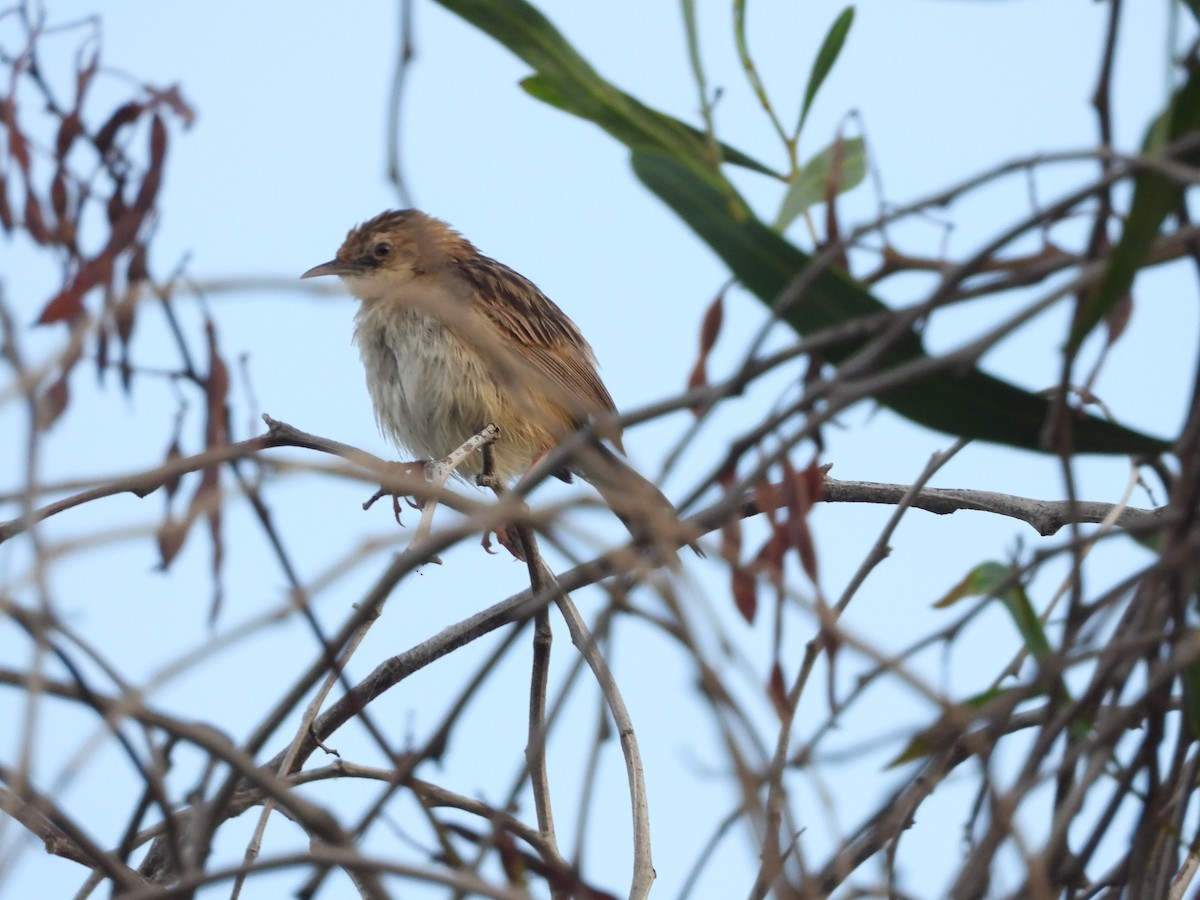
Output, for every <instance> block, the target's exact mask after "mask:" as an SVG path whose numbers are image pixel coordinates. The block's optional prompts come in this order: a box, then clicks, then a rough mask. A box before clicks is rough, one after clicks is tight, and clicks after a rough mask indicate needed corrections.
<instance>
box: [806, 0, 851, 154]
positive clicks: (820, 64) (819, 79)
mask: <svg viewBox="0 0 1200 900" xmlns="http://www.w3.org/2000/svg"><path fill="white" fill-rule="evenodd" d="M853 24H854V7H853V6H847V7H846V8H845V9H843V10H842V13H841V15H839V16H838V17H837V18H836V19H834V20H833V24H832V25H830V26H829V31H828V32H826V34H825V40H824V41H822V42H821V49H820V50H818V51H817V58H816V60H815V61H814V62H813V67H812V71H811V72H810V73H809V75H808V87H806V88H805V89H804V104H803V105H802V106H801V107H800V120H799V121H798V122H797V123H796V131H795V137H799V136H800V131H801V130H802V129H803V128H804V120H805V119H807V118H808V110H809V108H810V107H811V106H812V102H813V100H815V99H816V96H817V91H819V90H820V89H821V85H822V84H824V82H825V78H826V76H827V75H829V72H830V70H832V69H833V64H834V63H836V62H837V58H838V56H839V55H840V54H841V52H842V47H843V46H844V45H845V43H846V37H847V35H849V34H850V26H851V25H853Z"/></svg>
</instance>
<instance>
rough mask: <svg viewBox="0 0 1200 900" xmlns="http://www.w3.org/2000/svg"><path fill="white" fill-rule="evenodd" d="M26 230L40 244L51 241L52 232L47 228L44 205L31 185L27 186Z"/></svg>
mask: <svg viewBox="0 0 1200 900" xmlns="http://www.w3.org/2000/svg"><path fill="white" fill-rule="evenodd" d="M24 224H25V230H26V231H28V232H29V236H30V237H31V238H33V239H34V240H35V241H37V242H38V243H39V244H42V245H45V244H48V243H49V242H50V233H49V232H48V231H47V230H46V219H45V218H44V217H43V216H42V205H41V203H39V202H38V198H37V195H36V194H34V193H33V190H32V189H31V188H29V187H26V188H25V222H24Z"/></svg>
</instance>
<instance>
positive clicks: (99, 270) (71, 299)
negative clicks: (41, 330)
mask: <svg viewBox="0 0 1200 900" xmlns="http://www.w3.org/2000/svg"><path fill="white" fill-rule="evenodd" d="M112 265H113V264H112V258H111V257H110V256H108V254H107V253H101V255H100V256H97V257H96V258H95V259H90V260H88V261H87V262H86V263H84V264H83V266H81V267H80V269H79V271H78V272H76V273H75V277H74V278H72V279H71V281H70V282H69V283H68V284H67V285H66V287H64V288H63V289H62V290H61V291H59V292H58V293H57V294H55V295H54V297H52V298H51V300H50V302H49V303H47V304H46V306H45V308H44V309H43V310H42V314H41V315H40V316H38V319H37V323H36V324H38V325H46V324H49V323H50V322H61V321H63V320H70V319H74V318H75V317H76V316H79V315H82V314H83V298H84V296H85V295H86V294H87V292H88V291H90V290H91V289H92V288H94V287H96V286H97V285H101V284H108V283H109V281H110V280H111V279H112Z"/></svg>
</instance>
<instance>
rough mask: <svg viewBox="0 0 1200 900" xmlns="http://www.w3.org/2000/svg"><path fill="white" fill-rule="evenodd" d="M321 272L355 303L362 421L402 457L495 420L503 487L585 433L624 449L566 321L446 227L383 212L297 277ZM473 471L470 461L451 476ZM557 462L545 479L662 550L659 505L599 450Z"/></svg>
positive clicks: (441, 445)
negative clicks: (585, 429) (367, 401)
mask: <svg viewBox="0 0 1200 900" xmlns="http://www.w3.org/2000/svg"><path fill="white" fill-rule="evenodd" d="M320 275H338V276H340V277H341V279H342V281H343V282H344V283H345V284H346V286H347V287H348V288H349V290H350V292H351V293H352V294H353V295H354V296H355V297H357V298H358V299H359V300H361V301H362V305H361V306H360V307H359V310H358V314H357V315H356V317H355V329H354V340H355V343H357V344H358V349H359V353H360V354H361V356H362V361H363V366H364V367H365V368H366V375H367V388H368V390H369V391H370V393H371V401H372V404H373V405H374V408H375V418H376V419H377V420H378V423H379V426H380V429H381V430H382V431H383V432H384V433H385V434H386V435H387V436H388V437H389V438H391V439H392V440H394V441H395V442H396V443H397V444H399V445H400V446H401V447H402V448H404V449H406V450H407V451H409V452H411V453H414V454H416V455H417V456H418V457H420V458H422V459H440V458H442V457H445V456H447V455H449V454H450V453H451V452H453V451H454V450H455V449H456V448H457V447H459V446H460V445H461V444H462V443H463V441H465V440H466V439H467V438H469V437H470V436H471V435H473V434H475V433H476V432H478V431H479V430H480V429H482V428H483V427H484V426H485V425H488V424H489V423H490V424H494V425H496V426H497V427H499V429H500V438H499V440H498V441H497V442H496V444H495V445H494V447H493V454H494V466H495V472H494V474H495V475H497V476H498V477H499V478H501V479H502V480H503V481H505V482H510V481H512V480H514V479H515V478H517V477H519V476H520V475H522V474H524V473H525V472H527V471H528V470H529V469H530V468H531V467H532V466H533V465H534V464H535V463H537V462H538V461H539V460H541V459H542V458H543V457H544V456H545V455H546V454H547V453H549V452H550V451H551V450H553V449H554V448H555V447H557V446H558V445H559V444H561V443H562V442H563V441H564V440H565V439H566V438H567V437H569V436H570V435H571V434H572V433H573V432H574V431H575V430H576V429H578V428H580V427H581V426H585V425H588V424H595V425H596V429H597V434H598V435H599V436H600V437H601V438H603V439H606V440H609V441H611V442H612V444H613V445H614V446H616V447H617V448H618V449H621V450H622V452H624V450H623V448H622V447H621V433H620V428H619V426H618V425H617V424H616V421H615V415H614V414H615V412H616V408H615V406H614V405H613V401H612V397H611V396H609V393H608V390H607V389H606V388H605V386H604V383H603V382H602V381H601V380H600V376H599V374H598V373H597V372H596V358H595V355H594V354H593V352H592V348H591V347H590V346H589V345H588V343H587V341H586V340H584V337H583V335H582V334H580V332H579V329H578V328H577V327H576V326H575V323H574V322H572V321H571V320H570V319H569V318H567V316H566V314H565V313H564V312H563V311H562V310H561V309H559V308H558V307H557V306H556V305H555V304H554V303H553V302H552V301H551V300H550V299H549V298H548V297H546V295H545V294H543V293H542V292H541V291H540V290H538V288H537V286H536V285H535V284H534V283H533V282H531V281H530V280H529V279H527V278H525V277H523V276H522V275H519V274H518V273H516V272H514V271H513V270H512V269H510V268H508V266H506V265H504V264H502V263H499V262H497V261H496V260H494V259H491V258H489V257H487V256H484V255H483V254H481V253H480V252H479V251H478V250H477V249H476V248H475V246H474V245H473V244H471V242H470V241H468V240H467V239H466V238H464V237H463V236H462V235H460V234H459V233H458V232H457V231H455V230H454V229H452V228H451V227H450V226H449V225H447V224H446V223H445V222H442V221H441V220H439V219H435V218H433V217H432V216H428V215H426V214H425V213H423V212H420V211H419V210H415V209H404V210H396V211H389V212H385V213H382V214H381V215H378V216H376V217H375V218H373V219H371V220H370V221H369V222H366V223H364V224H362V225H360V226H358V227H357V228H354V229H352V230H351V231H350V233H349V234H348V235H346V240H345V242H343V244H342V246H341V248H340V249H339V250H338V252H337V256H336V257H335V258H334V259H332V260H330V261H329V262H327V263H322V264H321V265H319V266H315V267H313V268H311V269H309V270H308V271H307V272H305V273H304V274H303V275H301V276H300V277H301V278H314V277H316V276H320ZM482 465H483V458H482V454H480V453H478V452H476V453H475V454H473V456H472V457H469V458H468V459H467V461H466V462H465V463H464V464H463V468H464V469H466V470H467V471H468V473H478V472H480V470H481V468H482ZM567 466H568V469H569V471H567V470H564V471H563V472H560V473H556V474H558V477H560V478H562V479H563V480H564V481H569V480H570V472H575V473H576V474H578V475H580V476H581V477H582V478H584V479H585V480H586V481H588V482H590V483H591V484H593V485H594V486H595V487H596V489H597V490H598V491H599V492H600V495H601V496H602V497H603V498H604V500H605V502H606V503H607V504H608V505H609V506H610V507H611V508H612V509H613V511H614V512H615V513H616V514H617V515H618V516H620V517H621V519H622V521H624V522H625V524H626V526H627V527H629V529H630V531H631V532H632V533H633V534H634V535H635V536H636V537H638V538H639V539H642V540H651V541H653V540H656V539H657V540H659V541H671V542H675V541H674V536H675V535H676V534H678V533H679V519H678V516H677V514H676V511H675V508H674V507H673V506H672V505H671V503H670V501H669V500H667V499H666V497H664V496H663V495H662V493H661V492H660V491H659V490H658V488H656V487H655V486H654V485H653V484H651V483H650V482H649V481H647V480H646V479H645V478H643V477H642V476H640V475H638V474H637V473H635V472H634V471H633V470H632V469H631V468H630V467H629V466H628V465H626V464H625V463H624V462H623V461H622V460H621V459H620V458H619V457H617V456H616V455H615V454H614V453H613V452H612V451H610V450H609V449H608V448H607V447H605V446H604V444H602V443H601V442H600V440H594V441H591V442H587V443H585V444H584V445H583V446H581V448H580V450H579V452H578V453H576V454H575V455H573V456H572V457H571V459H570V461H569V462H568V463H567ZM676 545H677V543H676Z"/></svg>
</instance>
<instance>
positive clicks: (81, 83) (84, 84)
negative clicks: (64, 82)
mask: <svg viewBox="0 0 1200 900" xmlns="http://www.w3.org/2000/svg"><path fill="white" fill-rule="evenodd" d="M91 49H92V55H91V58H90V59H88V61H87V62H86V63H84V64H83V65H82V66H80V67H79V71H77V72H76V73H75V109H76V111H78V110H80V109H82V108H83V98H84V97H85V96H86V95H87V92H88V88H89V87H91V85H92V78H94V77H95V75H96V70H97V69H98V68H99V67H100V45H99V43H95V44H93V45H92V48H91Z"/></svg>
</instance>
